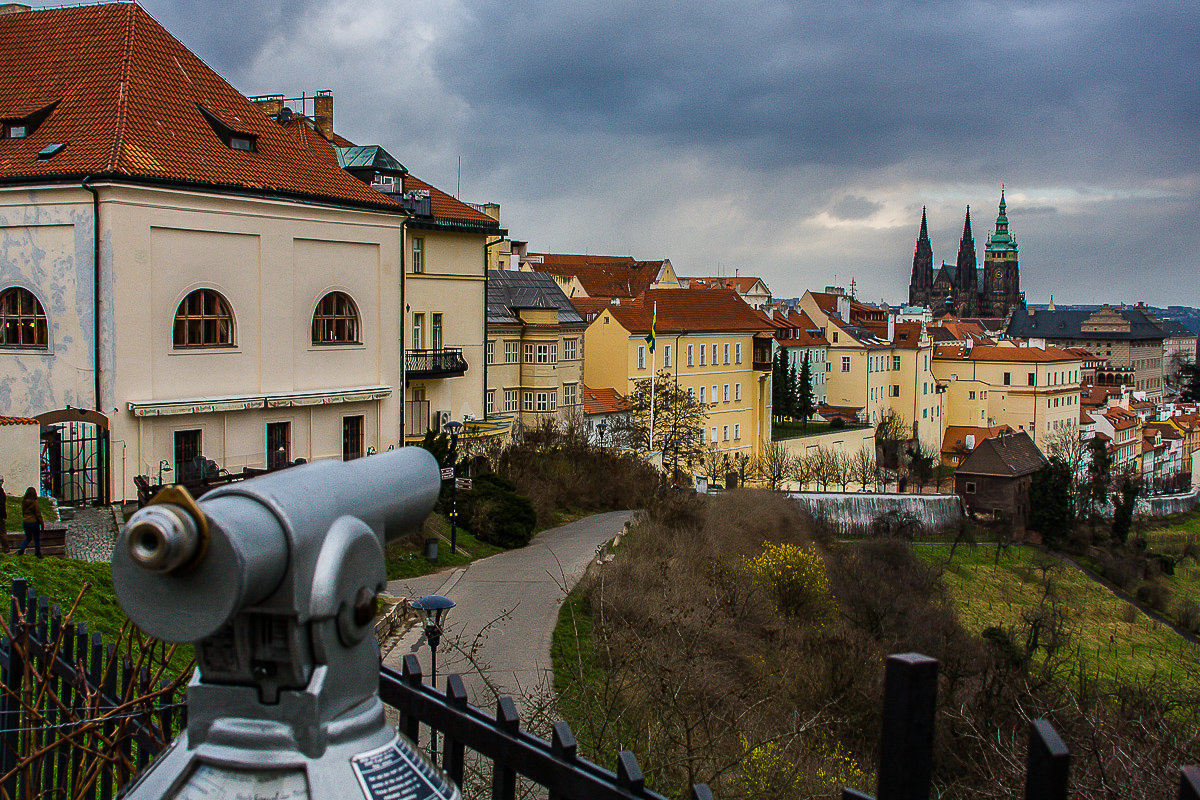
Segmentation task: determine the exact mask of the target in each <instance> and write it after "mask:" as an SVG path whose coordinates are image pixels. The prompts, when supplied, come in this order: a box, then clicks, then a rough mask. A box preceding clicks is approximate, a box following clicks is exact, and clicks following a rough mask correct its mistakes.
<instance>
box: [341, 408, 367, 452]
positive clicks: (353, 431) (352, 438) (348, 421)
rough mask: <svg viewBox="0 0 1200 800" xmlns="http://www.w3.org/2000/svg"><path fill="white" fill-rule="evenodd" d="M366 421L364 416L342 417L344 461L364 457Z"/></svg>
mask: <svg viewBox="0 0 1200 800" xmlns="http://www.w3.org/2000/svg"><path fill="white" fill-rule="evenodd" d="M364 419H365V418H364V417H363V415H362V414H358V415H355V416H353V417H342V461H353V460H354V459H356V458H362V457H363V428H364V427H365V425H364V424H363V420H364Z"/></svg>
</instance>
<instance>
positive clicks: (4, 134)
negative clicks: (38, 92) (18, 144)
mask: <svg viewBox="0 0 1200 800" xmlns="http://www.w3.org/2000/svg"><path fill="white" fill-rule="evenodd" d="M56 105H58V101H57V100H56V101H55V102H53V103H51V104H50V105H48V106H45V107H44V108H39V109H38V110H37V111H34V112H33V113H32V114H27V115H26V116H24V117H10V118H8V119H4V120H0V139H24V138H25V137H26V136H32V135H33V132H34V131H36V130H37V128H38V126H39V125H41V124H42V122H44V121H45V119H46V117H48V116H50V112H51V111H53V110H54V107H55V106H56Z"/></svg>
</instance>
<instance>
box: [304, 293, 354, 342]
mask: <svg viewBox="0 0 1200 800" xmlns="http://www.w3.org/2000/svg"><path fill="white" fill-rule="evenodd" d="M312 342H313V344H359V343H360V342H361V337H360V336H359V326H358V307H357V306H355V305H354V301H353V300H351V299H350V295H348V294H346V293H345V292H330V293H329V294H327V295H325V296H324V297H322V298H321V301H320V302H319V303H317V310H316V311H315V312H314V313H313V323H312Z"/></svg>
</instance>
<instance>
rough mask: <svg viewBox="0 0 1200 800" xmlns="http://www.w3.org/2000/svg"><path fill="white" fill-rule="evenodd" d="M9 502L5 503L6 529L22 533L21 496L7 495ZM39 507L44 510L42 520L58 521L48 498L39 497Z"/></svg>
mask: <svg viewBox="0 0 1200 800" xmlns="http://www.w3.org/2000/svg"><path fill="white" fill-rule="evenodd" d="M7 498H8V499H7V500H6V502H5V503H4V507H5V511H6V512H7V513H8V517H7V518H6V519H5V525H4V527H5V529H7V530H10V531H17V532H20V531H22V530H24V529H23V528H22V527H21V495H19V494H18V495H11V494H10V495H7ZM38 506H39V507H40V508H41V509H42V519H45V520H56V519H58V515H57V514H56V513H55V512H54V506H53V504H51V502H50V498H48V497H39V498H38Z"/></svg>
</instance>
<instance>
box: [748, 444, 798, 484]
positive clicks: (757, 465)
mask: <svg viewBox="0 0 1200 800" xmlns="http://www.w3.org/2000/svg"><path fill="white" fill-rule="evenodd" d="M795 461H796V457H795V456H794V455H792V453H791V451H790V450H788V449H787V448H786V447H784V446H783V445H782V444H781V443H780V442H764V443H763V444H761V445H760V446H759V448H758V452H757V453H755V454H754V461H753V463H752V465H751V471H752V472H753V473H754V475H756V476H757V477H758V478H759V480H761V481H762V482H763V483H765V484H767V487H768V488H770V489H772V490H774V489H778V488H779V484H781V483H783V481H785V480H786V479H787V477H788V476H789V475H791V474H792V473H793V471H794V467H793V464H794V463H795Z"/></svg>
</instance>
